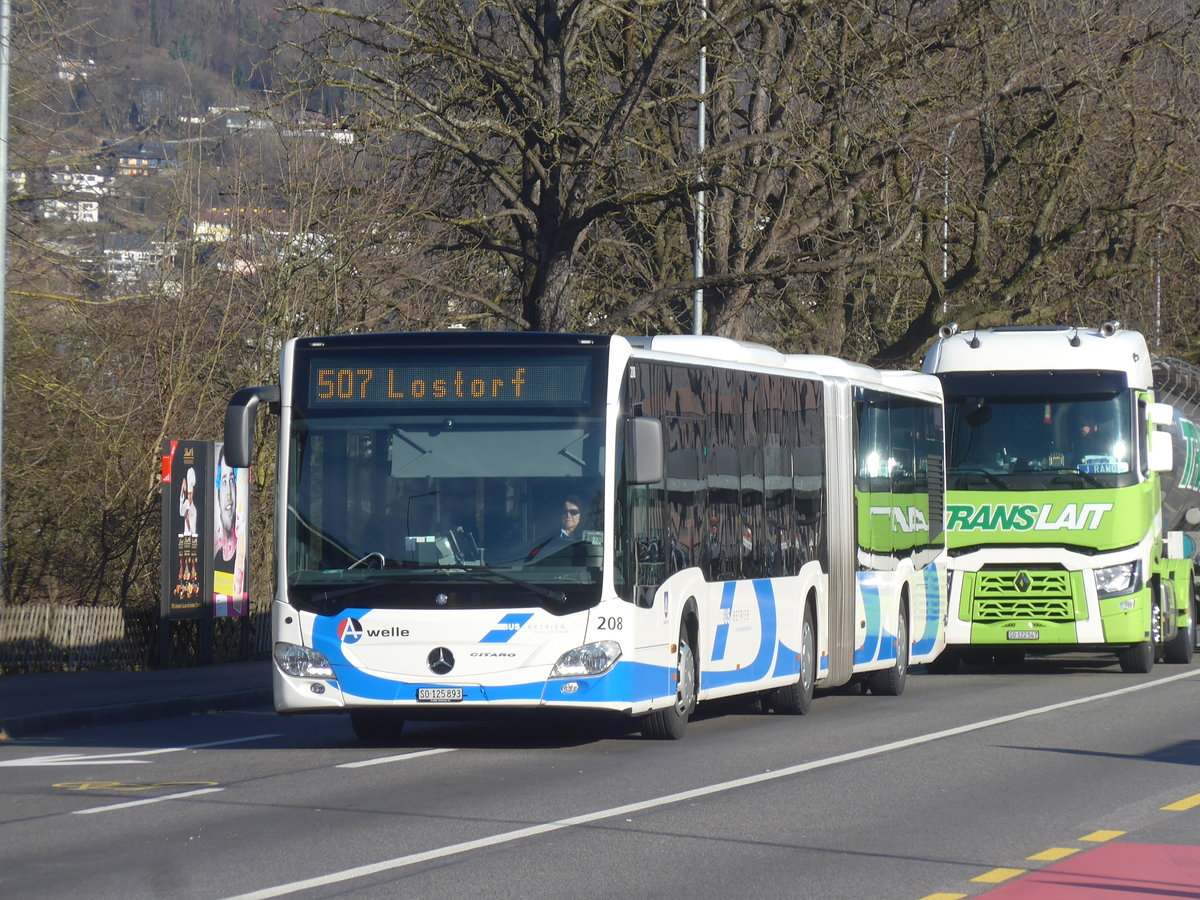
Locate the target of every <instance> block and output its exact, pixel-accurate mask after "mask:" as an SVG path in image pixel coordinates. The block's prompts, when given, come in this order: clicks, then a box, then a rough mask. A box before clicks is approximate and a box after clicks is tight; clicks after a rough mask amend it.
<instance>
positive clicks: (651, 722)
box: [642, 624, 697, 741]
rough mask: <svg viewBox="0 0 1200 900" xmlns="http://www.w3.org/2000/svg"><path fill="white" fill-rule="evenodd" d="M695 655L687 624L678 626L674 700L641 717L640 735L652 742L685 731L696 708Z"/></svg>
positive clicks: (676, 737) (680, 734)
mask: <svg viewBox="0 0 1200 900" xmlns="http://www.w3.org/2000/svg"><path fill="white" fill-rule="evenodd" d="M696 681H697V678H696V655H695V654H694V653H693V652H692V644H691V639H690V638H689V636H688V631H687V625H686V624H681V625H680V626H679V650H678V652H677V653H676V655H675V702H674V703H672V704H671V705H670V706H668V707H667V708H666V709H656V710H655V711H654V712H652V713H650V714H649V715H648V716H645V717H644V718H643V719H642V734H643V735H644V736H645V737H648V738H651V739H653V740H656V741H677V740H679V739H680V738H682V737H683V733H684V732H685V731H686V730H687V723H688V717H690V716H691V714H692V711H693V710H694V709H695V708H696Z"/></svg>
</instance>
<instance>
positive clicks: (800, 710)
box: [771, 603, 817, 716]
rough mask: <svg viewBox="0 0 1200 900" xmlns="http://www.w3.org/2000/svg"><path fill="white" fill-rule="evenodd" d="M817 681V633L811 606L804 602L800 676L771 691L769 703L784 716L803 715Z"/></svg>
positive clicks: (806, 711)
mask: <svg viewBox="0 0 1200 900" xmlns="http://www.w3.org/2000/svg"><path fill="white" fill-rule="evenodd" d="M816 681H817V635H816V631H815V629H814V628H813V621H812V608H811V607H810V606H809V605H808V604H807V603H806V604H804V622H803V623H802V624H801V626H800V677H799V678H797V679H796V682H795V684H789V685H787V686H786V687H781V688H779V689H778V690H775V691H772V696H771V705H772V706H773V707H775V711H776V712H777V713H781V714H783V715H785V716H803V715H805V714H807V713H808V710H809V709H810V708H811V707H812V699H813V686H814V685H815V684H816Z"/></svg>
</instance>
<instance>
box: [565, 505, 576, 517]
mask: <svg viewBox="0 0 1200 900" xmlns="http://www.w3.org/2000/svg"><path fill="white" fill-rule="evenodd" d="M562 514H563V515H564V516H577V515H579V510H578V508H576V507H571V506H568V507H566V508H565V509H563V511H562Z"/></svg>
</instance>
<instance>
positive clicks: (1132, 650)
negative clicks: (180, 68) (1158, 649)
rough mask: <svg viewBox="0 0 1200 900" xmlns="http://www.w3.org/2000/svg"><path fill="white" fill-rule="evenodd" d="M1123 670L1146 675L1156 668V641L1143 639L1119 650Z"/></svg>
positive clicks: (1118, 654) (1118, 655)
mask: <svg viewBox="0 0 1200 900" xmlns="http://www.w3.org/2000/svg"><path fill="white" fill-rule="evenodd" d="M1117 661H1118V662H1119V663H1120V664H1121V671H1122V672H1132V673H1136V674H1140V675H1144V674H1146V673H1147V672H1149V671H1150V670H1151V669H1153V668H1154V642H1153V641H1142V642H1141V643H1140V644H1134V645H1133V646H1132V647H1125V648H1123V649H1121V650H1118V651H1117Z"/></svg>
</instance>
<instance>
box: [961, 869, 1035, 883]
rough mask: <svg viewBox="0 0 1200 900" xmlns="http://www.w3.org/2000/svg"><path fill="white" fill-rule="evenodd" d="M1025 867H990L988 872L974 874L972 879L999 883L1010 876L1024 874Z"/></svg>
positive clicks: (1014, 876)
mask: <svg viewBox="0 0 1200 900" xmlns="http://www.w3.org/2000/svg"><path fill="white" fill-rule="evenodd" d="M1025 871H1026V870H1025V869H992V871H990V872H984V873H983V874H982V875H976V876H975V877H974V878H972V879H971V880H972V881H979V882H982V883H984V884H999V883H1000V882H1001V881H1008V879H1010V878H1016V877H1017V876H1018V875H1024V874H1025Z"/></svg>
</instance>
